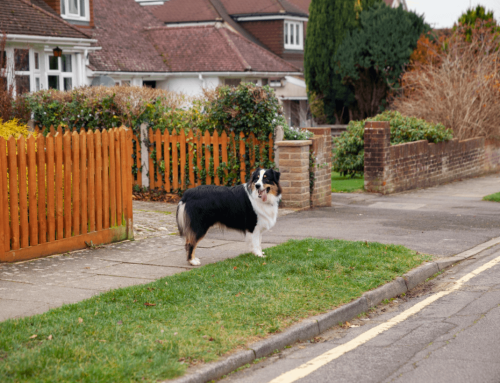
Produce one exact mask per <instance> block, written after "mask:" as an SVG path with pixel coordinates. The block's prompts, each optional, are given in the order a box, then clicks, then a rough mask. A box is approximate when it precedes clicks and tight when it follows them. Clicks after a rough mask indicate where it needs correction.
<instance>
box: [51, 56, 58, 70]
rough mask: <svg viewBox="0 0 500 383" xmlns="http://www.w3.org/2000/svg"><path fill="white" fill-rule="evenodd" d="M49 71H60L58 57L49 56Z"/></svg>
mask: <svg viewBox="0 0 500 383" xmlns="http://www.w3.org/2000/svg"><path fill="white" fill-rule="evenodd" d="M49 69H50V70H58V69H59V60H58V57H55V56H49Z"/></svg>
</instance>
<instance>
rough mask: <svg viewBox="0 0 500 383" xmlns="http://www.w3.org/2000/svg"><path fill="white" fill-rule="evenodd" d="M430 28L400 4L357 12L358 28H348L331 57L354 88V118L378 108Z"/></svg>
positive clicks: (345, 81)
mask: <svg viewBox="0 0 500 383" xmlns="http://www.w3.org/2000/svg"><path fill="white" fill-rule="evenodd" d="M428 30H430V27H429V26H428V25H427V24H425V23H424V20H423V17H422V16H418V15H416V14H415V13H413V12H407V11H405V10H403V8H402V7H401V6H400V7H399V8H390V7H387V6H386V5H385V4H376V5H374V6H373V7H371V8H370V9H368V10H365V11H363V12H361V14H360V28H359V29H356V30H354V31H352V32H348V33H347V35H346V37H345V38H344V40H343V42H342V44H341V46H340V47H339V48H338V50H337V53H336V54H335V57H334V62H336V63H337V65H336V72H337V73H338V75H340V77H341V78H342V80H343V82H344V83H346V84H350V85H351V86H352V87H353V88H354V95H355V99H356V110H355V113H354V118H355V119H365V118H367V117H372V116H375V115H376V114H378V113H379V112H380V107H381V106H382V105H383V104H384V102H385V99H386V98H387V94H388V91H389V89H390V88H391V87H393V86H396V85H397V83H398V80H399V78H400V76H401V74H402V72H403V70H404V68H405V66H406V64H407V63H408V61H409V59H410V56H411V54H412V52H413V50H414V49H415V48H416V46H417V41H418V39H419V37H420V35H421V34H422V33H424V32H426V31H428Z"/></svg>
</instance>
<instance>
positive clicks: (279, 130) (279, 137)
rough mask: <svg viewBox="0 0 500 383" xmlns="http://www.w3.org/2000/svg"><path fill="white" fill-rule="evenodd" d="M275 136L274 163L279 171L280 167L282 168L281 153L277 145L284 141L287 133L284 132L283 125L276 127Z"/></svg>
mask: <svg viewBox="0 0 500 383" xmlns="http://www.w3.org/2000/svg"><path fill="white" fill-rule="evenodd" d="M274 134H275V140H274V163H275V164H276V167H277V168H278V169H279V167H280V153H279V150H278V146H277V145H276V143H277V142H279V141H283V140H284V137H285V131H284V130H283V127H282V126H281V125H278V126H277V127H276V131H275V132H274ZM269 150H271V148H269Z"/></svg>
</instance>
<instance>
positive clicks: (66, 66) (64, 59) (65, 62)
mask: <svg viewBox="0 0 500 383" xmlns="http://www.w3.org/2000/svg"><path fill="white" fill-rule="evenodd" d="M61 66H62V71H63V72H72V71H73V69H72V65H71V55H62V56H61Z"/></svg>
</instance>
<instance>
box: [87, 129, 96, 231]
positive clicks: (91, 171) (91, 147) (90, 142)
mask: <svg viewBox="0 0 500 383" xmlns="http://www.w3.org/2000/svg"><path fill="white" fill-rule="evenodd" d="M94 138H95V137H94V132H92V131H91V130H89V131H88V132H87V153H88V158H89V166H88V171H87V195H88V204H87V209H88V216H89V232H94V231H95V143H94Z"/></svg>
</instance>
